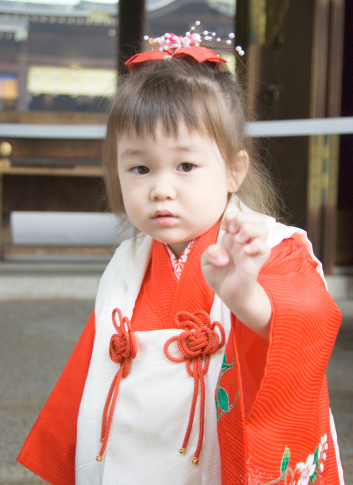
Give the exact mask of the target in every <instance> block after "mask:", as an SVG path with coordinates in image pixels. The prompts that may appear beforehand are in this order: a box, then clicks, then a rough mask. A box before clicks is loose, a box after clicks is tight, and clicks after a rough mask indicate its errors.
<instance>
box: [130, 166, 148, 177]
mask: <svg viewBox="0 0 353 485" xmlns="http://www.w3.org/2000/svg"><path fill="white" fill-rule="evenodd" d="M131 172H132V173H135V174H136V175H145V174H146V173H148V172H149V169H148V168H147V167H145V166H144V165H138V166H137V167H132V169H131Z"/></svg>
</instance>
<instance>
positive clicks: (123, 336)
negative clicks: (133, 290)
mask: <svg viewBox="0 0 353 485" xmlns="http://www.w3.org/2000/svg"><path fill="white" fill-rule="evenodd" d="M116 314H118V316H119V324H118V323H117V321H116ZM112 320H113V325H114V327H115V329H116V331H117V332H118V333H115V334H114V335H113V336H112V338H111V339H110V345H109V356H110V358H111V360H112V361H113V362H116V363H117V364H120V368H119V370H118V372H117V373H116V374H115V377H114V379H113V382H112V383H111V386H110V389H109V392H108V396H107V399H106V401H105V405H104V411H103V418H102V432H101V443H102V447H101V450H100V452H99V455H98V456H97V458H96V459H97V461H102V459H103V453H104V451H105V449H106V446H107V443H108V438H109V432H110V427H111V424H112V419H113V414H114V409H115V404H116V400H117V397H118V392H119V386H120V381H121V379H122V378H125V377H126V376H127V375H128V373H129V369H130V362H131V359H134V358H135V357H136V353H137V345H136V338H135V335H134V332H133V331H132V328H131V323H130V321H129V319H128V318H127V317H124V318H123V316H122V313H121V311H120V310H119V308H115V309H114V310H113V313H112ZM108 411H109V413H108Z"/></svg>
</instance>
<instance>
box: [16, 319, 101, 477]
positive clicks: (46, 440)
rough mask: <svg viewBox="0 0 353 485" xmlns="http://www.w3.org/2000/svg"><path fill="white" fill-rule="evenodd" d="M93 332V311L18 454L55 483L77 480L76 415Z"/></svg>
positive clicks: (28, 466) (85, 375)
mask: <svg viewBox="0 0 353 485" xmlns="http://www.w3.org/2000/svg"><path fill="white" fill-rule="evenodd" d="M94 335H95V318H94V312H93V313H92V315H91V317H90V318H89V320H88V322H87V325H86V327H85V329H84V331H83V333H82V335H81V337H80V339H79V341H78V342H77V344H76V346H75V348H74V350H73V352H72V354H71V357H70V359H69V360H68V362H67V364H66V366H65V368H64V370H63V372H62V374H61V376H60V378H59V380H58V382H57V384H56V386H55V387H54V389H53V391H52V393H51V394H50V396H49V398H48V400H47V402H46V404H45V406H44V408H43V410H42V411H41V413H40V415H39V416H38V418H37V421H36V422H35V424H34V426H33V428H32V430H31V432H30V434H29V436H28V438H27V440H26V442H25V444H24V446H23V448H22V450H21V452H20V454H19V456H18V458H17V461H19V462H20V463H21V464H22V465H24V466H25V467H27V468H29V469H30V470H31V471H32V472H33V473H35V474H36V475H39V476H40V477H42V478H43V479H44V480H46V481H48V482H49V483H52V484H53V485H74V484H75V449H76V425H77V417H78V412H79V408H80V403H81V399H82V394H83V390H84V386H85V382H86V377H87V373H88V368H89V365H90V361H91V354H92V349H93V341H94Z"/></svg>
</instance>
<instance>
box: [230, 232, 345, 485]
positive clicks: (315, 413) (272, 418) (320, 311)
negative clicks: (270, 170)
mask: <svg viewBox="0 0 353 485" xmlns="http://www.w3.org/2000/svg"><path fill="white" fill-rule="evenodd" d="M316 266H317V263H316V262H315V261H314V260H313V259H312V258H311V256H310V255H309V253H308V251H307V249H306V247H305V246H304V245H303V244H301V243H298V242H297V241H295V240H294V239H288V240H285V241H283V242H282V243H281V244H280V245H278V246H277V247H275V248H274V249H273V250H272V253H271V256H270V259H269V260H268V262H267V264H266V265H265V266H264V267H263V269H262V271H261V273H260V275H259V277H258V281H259V283H260V284H261V285H262V286H263V288H264V289H265V291H266V292H267V294H268V296H269V298H270V300H271V303H272V309H273V317H272V322H271V331H270V340H269V342H268V343H266V342H265V341H264V340H262V339H261V338H260V337H255V338H254V337H252V338H251V337H249V332H250V331H249V330H247V329H245V328H244V326H243V325H242V324H240V325H239V323H240V322H238V329H237V330H238V332H237V338H238V339H239V340H238V348H239V347H241V346H243V348H242V354H243V355H242V359H240V360H242V363H241V365H243V369H241V372H242V374H244V368H245V373H246V370H247V372H248V373H249V374H250V375H251V377H252V382H253V388H252V393H250V394H251V395H248V396H247V393H248V391H247V389H246V388H247V385H246V383H247V381H246V380H244V375H243V376H242V382H243V396H244V401H245V402H244V410H245V419H246V434H247V442H248V453H249V454H250V455H252V456H254V455H257V454H258V453H259V450H262V451H261V460H259V464H260V463H261V467H263V468H264V469H271V467H273V465H274V463H276V462H277V463H278V466H280V464H281V459H282V455H283V450H284V447H285V446H287V447H288V449H289V450H290V452H291V462H290V464H291V465H292V466H295V464H296V463H298V462H300V461H301V462H303V461H304V462H305V461H306V459H307V456H308V454H309V452H308V450H309V451H310V453H314V451H315V449H316V447H317V446H318V444H319V442H320V438H321V436H323V435H324V434H325V433H327V434H328V435H329V443H330V445H331V446H330V457H329V458H330V459H328V460H327V462H326V465H327V467H328V468H330V472H329V475H327V474H326V477H327V476H330V477H331V478H332V477H334V476H335V478H334V479H333V480H334V481H332V482H331V481H328V482H327V483H330V484H331V483H336V482H335V480H336V478H337V476H336V471H337V470H336V457H335V452H334V449H333V448H334V446H333V443H332V440H331V436H330V424H329V399H328V393H327V384H326V368H327V364H328V361H329V358H330V355H331V352H332V348H333V346H334V343H335V339H336V335H337V332H338V329H339V326H340V322H341V314H340V312H339V309H338V308H337V305H336V304H335V302H334V301H333V299H332V297H331V296H330V295H329V293H328V292H327V290H326V287H325V284H324V282H323V280H322V278H321V277H320V275H319V274H318V272H317V270H316ZM244 337H245V338H244ZM242 344H243V345H242ZM248 382H249V381H248ZM327 471H328V470H327Z"/></svg>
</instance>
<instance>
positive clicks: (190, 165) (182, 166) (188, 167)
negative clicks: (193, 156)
mask: <svg viewBox="0 0 353 485" xmlns="http://www.w3.org/2000/svg"><path fill="white" fill-rule="evenodd" d="M195 167H196V165H194V164H193V163H189V162H184V163H181V164H180V165H179V167H178V169H179V170H180V171H181V172H191V170H193V169H194V168H195Z"/></svg>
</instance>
